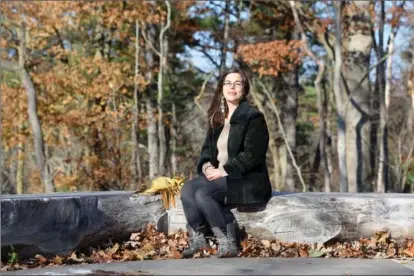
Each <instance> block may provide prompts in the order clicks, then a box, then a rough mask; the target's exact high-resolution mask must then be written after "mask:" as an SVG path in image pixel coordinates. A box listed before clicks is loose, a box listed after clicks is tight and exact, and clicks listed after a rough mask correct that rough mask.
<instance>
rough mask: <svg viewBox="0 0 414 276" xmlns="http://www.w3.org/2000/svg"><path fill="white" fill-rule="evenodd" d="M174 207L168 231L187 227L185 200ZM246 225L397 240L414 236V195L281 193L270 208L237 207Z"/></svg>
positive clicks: (265, 235) (295, 235)
mask: <svg viewBox="0 0 414 276" xmlns="http://www.w3.org/2000/svg"><path fill="white" fill-rule="evenodd" d="M177 202H178V203H179V204H178V205H177V208H174V209H171V210H168V223H169V225H168V230H169V232H170V233H173V232H175V231H177V230H178V229H179V228H182V229H185V228H184V227H185V223H186V221H185V217H184V212H183V210H182V205H181V202H180V201H179V200H177ZM232 212H233V214H234V216H235V218H236V219H237V222H238V224H239V226H240V227H244V228H245V229H246V231H247V232H248V233H250V234H252V235H253V236H256V237H258V238H261V239H274V238H278V239H280V240H283V241H288V242H305V243H315V242H322V243H323V242H326V241H328V240H330V239H332V238H338V239H340V240H358V239H359V238H361V237H371V236H372V235H373V234H374V233H375V232H378V231H389V232H390V233H391V235H392V237H393V238H394V239H396V240H397V241H400V242H402V241H404V240H405V238H414V194H392V193H388V194H376V193H360V194H353V193H316V192H315V193H279V194H278V193H275V194H274V196H273V198H272V199H271V200H270V202H269V204H268V205H267V206H266V208H265V209H264V210H261V211H257V212H239V211H238V210H236V209H233V210H232Z"/></svg>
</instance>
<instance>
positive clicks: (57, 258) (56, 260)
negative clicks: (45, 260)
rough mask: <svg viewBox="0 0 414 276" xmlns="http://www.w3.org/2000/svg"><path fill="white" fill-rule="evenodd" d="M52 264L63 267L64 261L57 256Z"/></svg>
mask: <svg viewBox="0 0 414 276" xmlns="http://www.w3.org/2000/svg"><path fill="white" fill-rule="evenodd" d="M52 262H53V263H54V264H56V265H61V264H62V263H63V259H62V258H61V257H60V256H57V255H56V256H55V257H54V258H53V259H52Z"/></svg>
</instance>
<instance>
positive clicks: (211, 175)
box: [206, 169, 223, 181]
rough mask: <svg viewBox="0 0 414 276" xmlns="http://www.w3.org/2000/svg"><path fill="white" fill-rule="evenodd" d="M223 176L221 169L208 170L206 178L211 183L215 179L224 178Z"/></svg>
mask: <svg viewBox="0 0 414 276" xmlns="http://www.w3.org/2000/svg"><path fill="white" fill-rule="evenodd" d="M222 176H223V175H222V173H221V171H220V170H219V169H208V170H207V175H206V177H207V179H208V180H209V181H213V180H215V179H217V178H220V177H222Z"/></svg>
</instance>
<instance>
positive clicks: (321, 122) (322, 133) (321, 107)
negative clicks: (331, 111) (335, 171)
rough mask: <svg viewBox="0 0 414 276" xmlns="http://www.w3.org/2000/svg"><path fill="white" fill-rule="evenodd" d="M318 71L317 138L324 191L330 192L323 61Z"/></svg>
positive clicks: (316, 85) (316, 84)
mask: <svg viewBox="0 0 414 276" xmlns="http://www.w3.org/2000/svg"><path fill="white" fill-rule="evenodd" d="M319 66H320V68H319V73H318V77H317V78H316V80H315V88H316V95H317V98H318V99H317V101H318V109H319V125H320V126H319V127H320V130H319V133H320V139H319V150H320V155H321V164H322V168H323V175H324V191H325V192H326V193H329V192H331V174H330V172H329V168H328V159H327V156H326V148H325V145H326V120H325V119H326V117H325V108H324V104H323V94H322V88H321V80H322V78H323V74H324V71H325V65H324V63H323V62H320V63H319Z"/></svg>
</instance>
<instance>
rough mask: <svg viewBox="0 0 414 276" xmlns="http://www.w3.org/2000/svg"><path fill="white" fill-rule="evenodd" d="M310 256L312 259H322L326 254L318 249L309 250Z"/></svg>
mask: <svg viewBox="0 0 414 276" xmlns="http://www.w3.org/2000/svg"><path fill="white" fill-rule="evenodd" d="M308 254H309V257H312V258H320V257H322V256H323V255H325V254H326V252H323V251H320V250H316V249H309V250H308Z"/></svg>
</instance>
